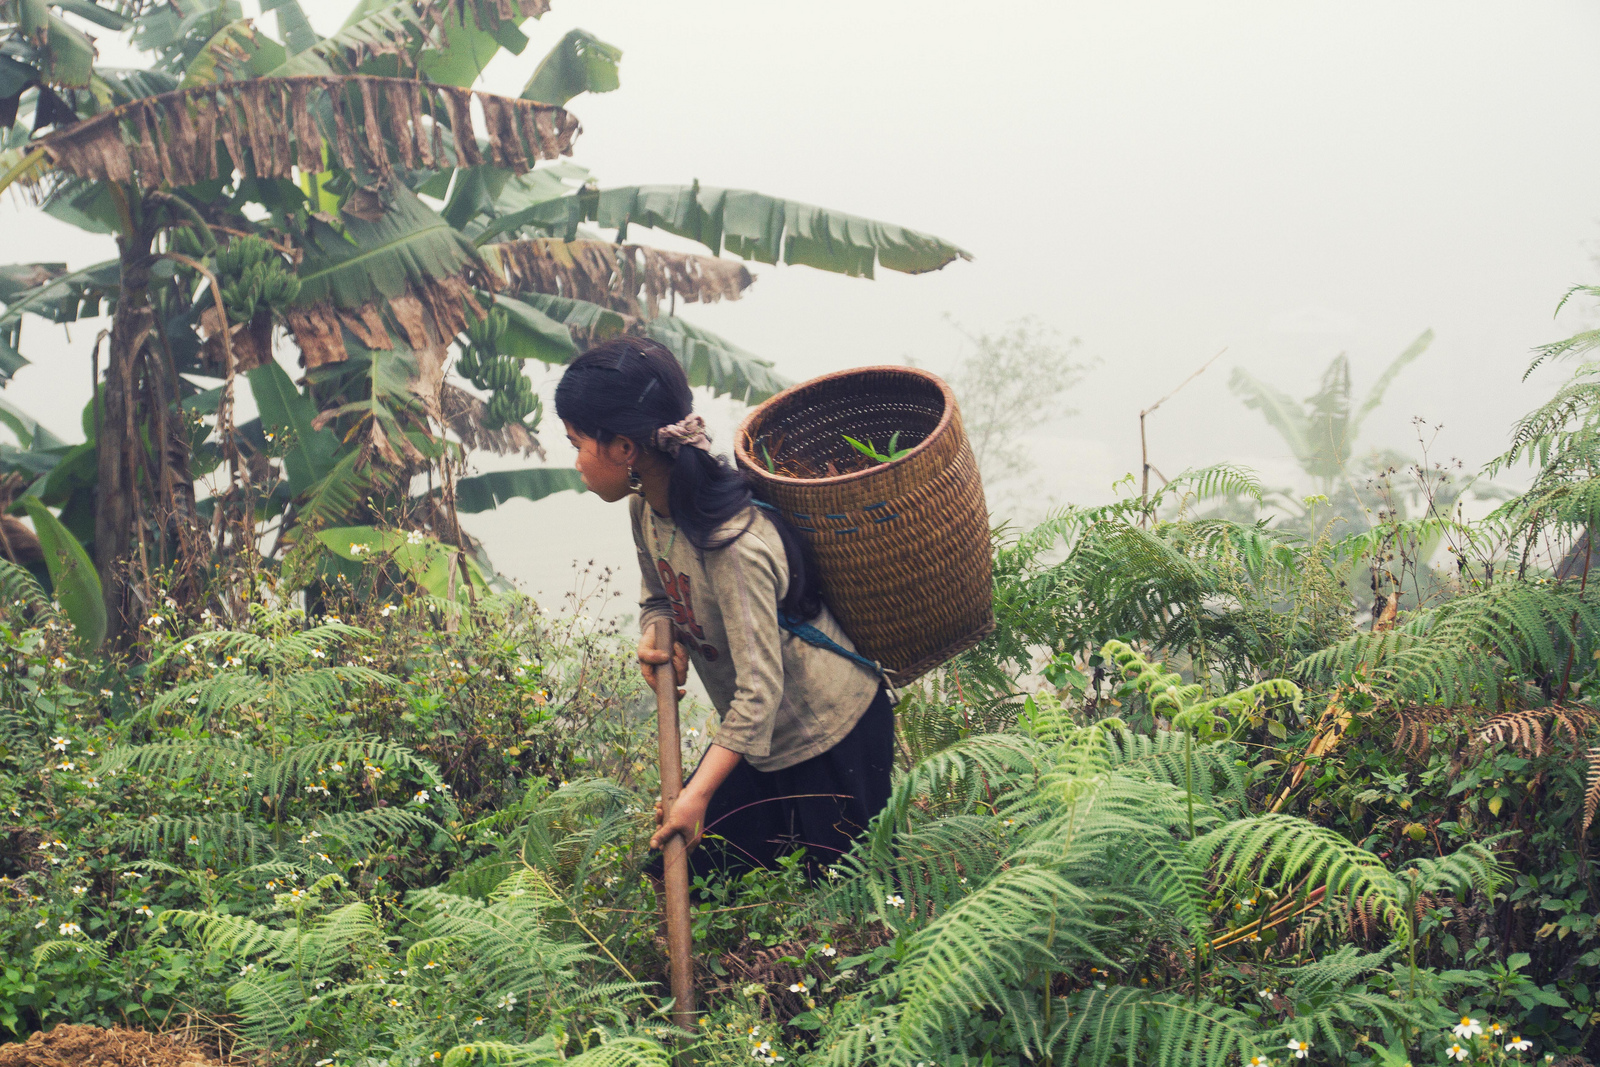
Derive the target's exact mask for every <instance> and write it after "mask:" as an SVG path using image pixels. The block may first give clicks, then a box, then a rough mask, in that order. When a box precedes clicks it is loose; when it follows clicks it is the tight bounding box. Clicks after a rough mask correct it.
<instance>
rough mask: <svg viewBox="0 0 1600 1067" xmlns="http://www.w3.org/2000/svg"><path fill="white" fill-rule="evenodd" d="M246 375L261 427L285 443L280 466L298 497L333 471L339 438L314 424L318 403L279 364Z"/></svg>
mask: <svg viewBox="0 0 1600 1067" xmlns="http://www.w3.org/2000/svg"><path fill="white" fill-rule="evenodd" d="M245 377H247V378H249V379H250V392H251V394H252V395H253V396H254V397H255V400H256V407H257V408H258V409H259V410H260V412H261V425H262V427H263V428H264V429H265V431H266V432H268V433H271V434H272V435H273V437H274V439H278V438H282V439H283V440H286V441H287V442H288V447H287V449H286V450H285V451H284V453H283V469H284V473H285V474H286V475H288V478H289V490H290V492H292V493H294V494H295V495H296V496H299V495H300V494H301V493H304V492H306V491H307V490H309V489H310V488H311V487H312V486H313V485H315V484H316V483H317V482H319V481H321V480H322V479H323V478H326V477H327V476H328V474H329V473H331V472H332V471H333V468H334V465H335V464H336V463H337V462H338V459H339V439H338V438H337V437H335V436H334V434H333V431H332V430H326V429H324V430H319V429H317V428H316V427H315V426H314V423H315V421H316V418H317V405H316V404H315V402H313V401H312V399H311V398H310V397H308V396H306V395H304V394H303V393H301V392H300V390H298V389H296V388H295V386H294V382H292V381H290V380H289V375H288V374H287V373H286V372H285V371H284V369H283V368H282V367H280V366H278V364H276V363H264V364H262V365H261V366H259V367H255V368H253V369H251V370H249V371H247V372H245Z"/></svg>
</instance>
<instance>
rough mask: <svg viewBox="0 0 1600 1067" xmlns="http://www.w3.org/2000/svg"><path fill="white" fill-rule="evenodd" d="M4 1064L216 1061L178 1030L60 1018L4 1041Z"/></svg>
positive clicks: (195, 1064) (0, 1064)
mask: <svg viewBox="0 0 1600 1067" xmlns="http://www.w3.org/2000/svg"><path fill="white" fill-rule="evenodd" d="M0 1067H218V1065H217V1061H216V1060H214V1059H212V1058H211V1057H210V1056H208V1055H207V1054H206V1052H205V1050H203V1049H201V1048H200V1047H199V1046H197V1045H191V1044H189V1043H187V1042H185V1041H184V1040H183V1039H182V1038H180V1037H178V1036H177V1035H175V1034H152V1033H150V1032H148V1031H146V1030H131V1029H127V1028H125V1027H120V1026H119V1027H117V1028H115V1029H112V1030H105V1029H102V1028H100V1027H98V1026H72V1025H69V1024H67V1023H61V1024H59V1025H57V1026H56V1027H55V1029H53V1030H50V1031H48V1032H43V1031H41V1032H38V1033H34V1034H31V1035H29V1037H28V1040H26V1041H24V1042H21V1043H20V1044H11V1045H0Z"/></svg>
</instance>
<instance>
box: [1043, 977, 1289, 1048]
mask: <svg viewBox="0 0 1600 1067" xmlns="http://www.w3.org/2000/svg"><path fill="white" fill-rule="evenodd" d="M1062 1007H1063V1008H1064V1009H1065V1010H1064V1011H1063V1012H1062V1015H1063V1016H1064V1019H1063V1022H1062V1024H1061V1025H1060V1027H1059V1028H1058V1029H1057V1031H1056V1033H1055V1034H1054V1035H1052V1040H1051V1047H1050V1052H1051V1054H1052V1058H1053V1059H1055V1061H1056V1062H1060V1063H1075V1064H1082V1065H1085V1067H1106V1065H1107V1064H1109V1063H1110V1062H1111V1061H1112V1059H1113V1058H1125V1060H1126V1062H1127V1063H1138V1064H1142V1065H1146V1067H1191V1065H1193V1067H1199V1065H1202V1064H1203V1065H1204V1067H1224V1065H1225V1064H1229V1063H1231V1062H1241V1063H1242V1062H1245V1061H1246V1060H1248V1059H1249V1057H1250V1056H1252V1055H1255V1054H1257V1053H1259V1052H1260V1051H1261V1044H1260V1039H1261V1034H1260V1030H1259V1029H1258V1028H1257V1027H1256V1025H1255V1023H1254V1021H1253V1020H1251V1019H1250V1017H1249V1016H1247V1015H1245V1014H1244V1013H1243V1012H1240V1011H1238V1010H1236V1009H1234V1008H1232V1007H1230V1006H1228V1005H1224V1004H1217V1003H1215V1002H1213V1001H1209V1000H1199V1001H1189V1000H1185V999H1183V998H1181V997H1175V996H1172V995H1169V994H1159V993H1148V992H1145V991H1142V990H1138V989H1133V988H1130V987H1127V986H1119V987H1115V988H1112V989H1103V990H1102V989H1091V990H1086V991H1084V992H1082V993H1075V994H1073V995H1072V996H1070V997H1068V998H1066V999H1065V1000H1064V1002H1063V1005H1062Z"/></svg>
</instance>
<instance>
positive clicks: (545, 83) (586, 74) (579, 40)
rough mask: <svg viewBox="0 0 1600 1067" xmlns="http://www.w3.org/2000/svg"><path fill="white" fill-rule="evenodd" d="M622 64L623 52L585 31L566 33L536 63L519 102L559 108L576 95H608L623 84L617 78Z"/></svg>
mask: <svg viewBox="0 0 1600 1067" xmlns="http://www.w3.org/2000/svg"><path fill="white" fill-rule="evenodd" d="M621 61H622V49H620V48H618V47H617V46H616V45H612V44H607V43H606V42H604V41H602V40H600V38H598V37H596V36H595V35H594V34H592V33H590V32H589V31H588V30H568V31H567V34H566V36H564V37H562V38H561V40H560V41H558V42H557V43H556V46H555V47H554V48H552V49H550V52H549V54H548V55H546V56H545V57H544V58H543V59H541V60H540V61H539V66H538V67H537V68H536V69H535V70H534V72H533V77H531V78H529V79H528V84H527V85H525V86H523V88H522V99H524V100H537V101H539V102H540V103H541V104H555V105H557V106H560V105H562V104H565V103H566V102H567V101H568V100H571V99H572V98H573V97H575V96H577V95H578V94H579V93H609V92H611V91H612V90H613V89H615V88H617V87H618V86H619V85H621V84H622V82H621V81H620V80H619V79H618V77H617V64H618V63H620V62H621Z"/></svg>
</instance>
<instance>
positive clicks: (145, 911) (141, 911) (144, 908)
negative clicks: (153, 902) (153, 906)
mask: <svg viewBox="0 0 1600 1067" xmlns="http://www.w3.org/2000/svg"><path fill="white" fill-rule="evenodd" d="M133 913H134V914H135V915H143V916H144V917H145V918H146V919H152V918H154V917H155V914H156V913H155V912H153V911H151V910H150V905H148V904H140V905H139V906H138V907H137V908H134V909H133Z"/></svg>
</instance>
